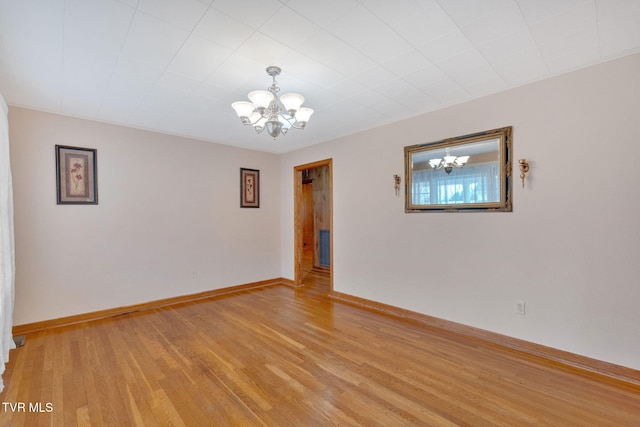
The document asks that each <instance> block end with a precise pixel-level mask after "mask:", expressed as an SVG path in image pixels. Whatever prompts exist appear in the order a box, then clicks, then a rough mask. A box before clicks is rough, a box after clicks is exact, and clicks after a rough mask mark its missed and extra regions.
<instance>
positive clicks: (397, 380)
mask: <svg viewBox="0 0 640 427" xmlns="http://www.w3.org/2000/svg"><path fill="white" fill-rule="evenodd" d="M305 283H306V286H304V287H302V288H298V289H293V288H290V287H287V286H281V285H276V286H270V287H265V288H262V289H258V290H253V291H243V292H239V293H237V294H233V295H226V296H222V297H217V298H212V299H209V300H203V301H199V302H195V303H185V304H180V305H176V306H173V307H170V308H163V309H155V310H150V311H146V312H141V313H132V314H127V315H122V316H118V317H115V318H111V319H103V320H99V321H92V322H85V323H82V324H78V325H73V326H68V327H62V328H58V329H53V330H48V331H43V332H37V333H32V334H30V335H28V336H27V340H26V344H25V346H24V347H22V348H19V349H17V350H12V352H11V360H10V362H9V363H8V365H7V371H6V372H5V374H4V379H5V386H6V388H5V391H4V392H3V393H2V394H0V400H1V401H2V402H6V403H12V404H18V403H20V402H23V403H25V407H26V409H27V411H26V412H11V410H10V407H9V408H6V407H7V405H3V406H5V408H6V409H5V408H0V425H3V426H29V427H31V426H45V425H46V426H49V425H52V426H74V425H91V426H101V425H105V426H133V425H136V426H167V425H186V426H226V425H237V426H331V425H338V426H356V425H362V426H403V425H410V426H417V425H425V426H453V425H455V426H492V425H503V426H640V387H638V386H634V385H630V384H626V383H621V382H617V381H614V380H607V379H602V380H598V379H597V378H594V377H593V376H587V375H581V374H580V373H579V372H577V371H575V370H570V369H562V368H561V367H557V366H553V365H550V364H548V363H545V362H544V361H543V360H540V359H536V358H534V357H531V356H527V355H524V354H520V353H518V352H515V351H509V350H505V349H502V348H499V347H497V346H494V345H489V344H484V343H482V342H479V341H475V340H471V339H468V338H464V337H462V336H457V335H455V334H452V333H446V332H444V331H440V330H438V329H435V328H429V327H426V326H425V325H422V324H419V323H415V322H411V321H407V320H402V319H396V318H393V317H389V316H383V315H380V314H377V313H375V312H372V311H368V310H364V309H360V308H357V307H353V306H350V305H347V304H342V303H339V302H335V301H332V300H331V299H329V298H327V297H326V292H327V290H328V288H327V283H328V279H327V277H326V276H322V275H317V274H315V273H308V275H307V278H306V280H305ZM35 403H39V404H41V410H42V411H44V412H29V411H28V409H29V404H32V405H33V404H35ZM47 404H50V406H47ZM48 409H52V412H46V411H47V410H48Z"/></svg>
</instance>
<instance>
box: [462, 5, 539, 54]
mask: <svg viewBox="0 0 640 427" xmlns="http://www.w3.org/2000/svg"><path fill="white" fill-rule="evenodd" d="M526 27H527V26H526V23H525V21H524V19H523V17H522V14H521V13H520V9H519V8H518V5H517V4H516V3H513V2H509V3H507V4H506V5H505V6H504V7H501V8H498V9H495V10H493V11H492V12H491V13H489V14H486V15H483V16H482V17H480V18H478V19H476V20H475V21H472V22H470V23H469V24H467V25H465V26H463V27H462V32H463V33H464V34H465V35H466V36H467V38H468V39H469V40H470V41H471V43H472V44H474V45H476V46H477V45H480V44H483V43H488V42H491V41H493V40H496V39H500V38H504V37H506V36H509V35H510V34H513V33H517V32H518V31H521V30H522V29H526Z"/></svg>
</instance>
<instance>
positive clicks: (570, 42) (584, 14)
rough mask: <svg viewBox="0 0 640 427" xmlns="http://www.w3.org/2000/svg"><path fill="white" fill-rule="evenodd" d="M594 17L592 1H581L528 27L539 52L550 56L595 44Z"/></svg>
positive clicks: (557, 55) (595, 26)
mask: <svg viewBox="0 0 640 427" xmlns="http://www.w3.org/2000/svg"><path fill="white" fill-rule="evenodd" d="M596 21H597V20H596V13H595V8H594V7H593V4H591V3H584V4H583V5H581V6H578V7H576V8H573V9H571V10H570V11H568V12H566V13H563V14H561V15H555V16H553V17H551V18H548V19H546V20H544V21H540V22H539V23H537V24H535V25H533V26H531V27H530V28H531V34H532V35H533V37H534V39H535V41H536V43H537V45H538V47H539V49H540V51H541V53H542V56H543V57H544V58H545V60H549V59H555V58H558V57H560V56H562V55H563V54H565V53H566V52H569V53H570V52H573V51H576V50H582V49H585V48H589V47H592V46H597V44H598V29H597V25H596Z"/></svg>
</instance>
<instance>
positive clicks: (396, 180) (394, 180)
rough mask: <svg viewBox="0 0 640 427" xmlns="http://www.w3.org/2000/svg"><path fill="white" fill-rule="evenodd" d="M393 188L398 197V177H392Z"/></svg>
mask: <svg viewBox="0 0 640 427" xmlns="http://www.w3.org/2000/svg"><path fill="white" fill-rule="evenodd" d="M393 188H394V189H395V190H396V196H399V195H400V175H393Z"/></svg>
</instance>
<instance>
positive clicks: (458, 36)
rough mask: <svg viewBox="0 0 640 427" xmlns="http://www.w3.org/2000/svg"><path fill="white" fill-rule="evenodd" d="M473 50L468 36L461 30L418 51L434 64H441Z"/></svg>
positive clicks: (421, 46)
mask: <svg viewBox="0 0 640 427" xmlns="http://www.w3.org/2000/svg"><path fill="white" fill-rule="evenodd" d="M471 48H473V45H472V44H471V43H470V42H469V39H468V38H467V36H465V35H464V34H463V33H462V31H459V30H455V31H452V32H450V33H448V34H446V35H444V36H442V37H440V38H438V39H435V40H431V41H429V42H427V43H425V44H423V45H420V46H418V47H417V49H418V51H420V52H421V53H422V54H423V55H424V56H425V57H427V59H429V60H431V61H432V62H439V61H442V60H444V59H446V58H450V57H452V56H456V55H459V54H461V53H463V52H465V51H467V50H469V49H471Z"/></svg>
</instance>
